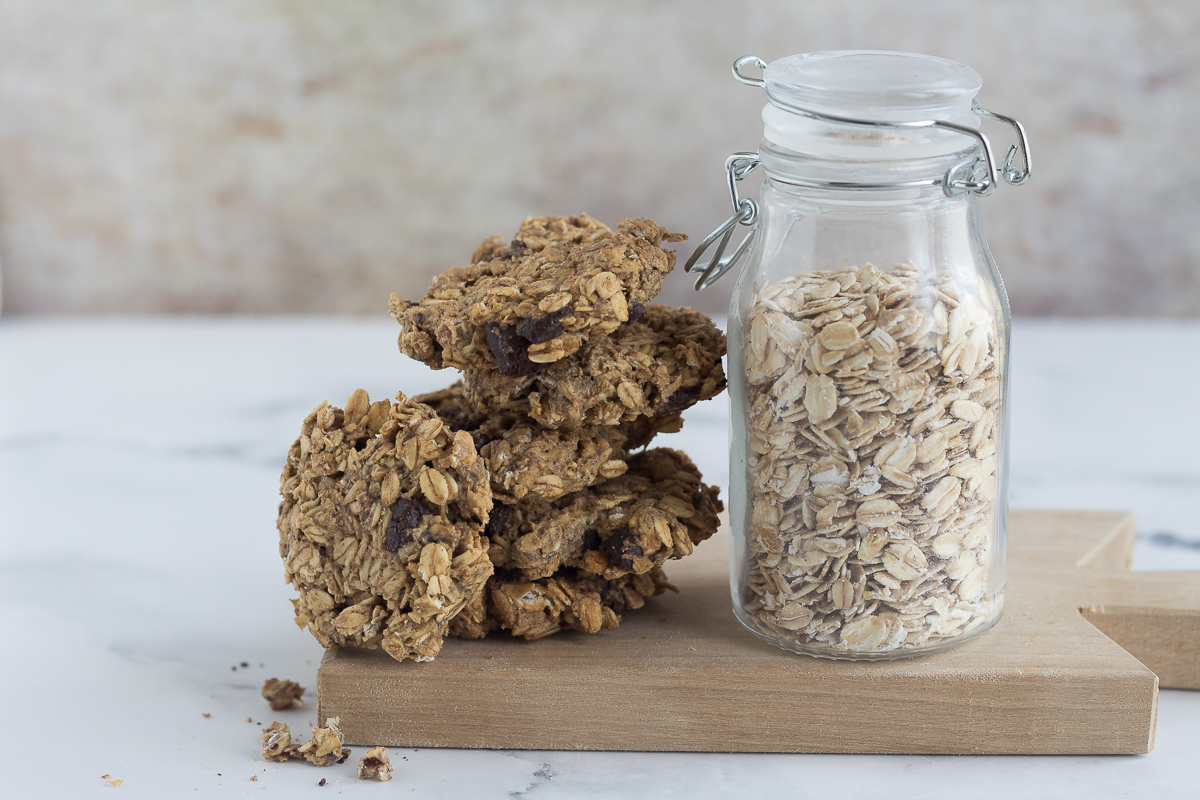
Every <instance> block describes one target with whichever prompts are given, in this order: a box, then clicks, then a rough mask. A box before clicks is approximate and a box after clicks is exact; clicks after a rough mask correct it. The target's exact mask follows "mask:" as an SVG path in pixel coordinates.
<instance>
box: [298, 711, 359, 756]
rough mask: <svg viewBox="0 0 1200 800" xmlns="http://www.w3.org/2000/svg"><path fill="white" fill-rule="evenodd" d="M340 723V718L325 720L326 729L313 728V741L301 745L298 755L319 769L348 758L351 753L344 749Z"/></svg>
mask: <svg viewBox="0 0 1200 800" xmlns="http://www.w3.org/2000/svg"><path fill="white" fill-rule="evenodd" d="M340 721H341V720H340V719H339V718H338V717H330V718H329V719H327V720H325V727H324V728H313V729H312V739H310V740H308V741H307V742H305V743H304V744H302V745H300V747H298V748H297V749H296V754H297V755H299V756H300V757H301V758H303V759H305V760H306V761H308V762H309V763H310V764H313V765H315V766H318V767H327V766H329V765H330V764H332V763H334V762H335V761H338V760H339V759H344V758H346V756H348V755H350V751H349V750H344V749H343V748H342V731H341V728H339V727H338V723H339V722H340Z"/></svg>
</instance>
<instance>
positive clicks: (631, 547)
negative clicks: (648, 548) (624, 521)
mask: <svg viewBox="0 0 1200 800" xmlns="http://www.w3.org/2000/svg"><path fill="white" fill-rule="evenodd" d="M635 538H636V536H635V534H634V532H633V531H631V530H630V529H629V526H628V525H622V526H621V527H619V528H617V529H616V530H615V531H613V532H612V533H611V534H609V537H608V539H606V540H605V542H604V554H605V555H606V556H608V563H609V564H610V565H612V566H614V567H617V568H619V569H633V559H634V558H636V557H638V556H641V555H644V554H645V553H644V551H643V550H642V548H641V547H640V546H639V545H637V544H635V543H634V541H633V540H634V539H635Z"/></svg>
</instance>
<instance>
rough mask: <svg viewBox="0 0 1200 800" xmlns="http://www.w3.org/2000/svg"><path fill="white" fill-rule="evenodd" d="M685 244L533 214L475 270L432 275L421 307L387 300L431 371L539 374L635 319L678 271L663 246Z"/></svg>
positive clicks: (662, 233) (411, 350) (652, 226)
mask: <svg viewBox="0 0 1200 800" xmlns="http://www.w3.org/2000/svg"><path fill="white" fill-rule="evenodd" d="M685 238H686V237H684V236H682V235H681V234H674V233H670V232H668V231H667V230H666V229H665V228H663V227H661V226H659V225H657V224H656V223H654V222H653V221H652V220H648V219H627V220H622V221H621V223H620V224H619V225H618V226H617V231H616V232H615V233H614V232H613V231H612V230H610V229H609V228H607V227H605V226H604V225H603V224H601V223H599V222H597V221H596V220H594V219H592V218H591V217H588V216H587V215H579V216H573V217H531V218H530V219H527V220H525V222H524V223H523V224H522V226H521V229H520V230H518V231H517V235H516V236H515V237H514V238H513V240H512V242H511V243H510V244H509V245H507V246H504V245H503V244H502V243H501V242H500V241H498V240H497V238H495V237H494V238H493V239H489V240H488V241H486V242H484V243H483V244H482V245H481V246H480V247H479V249H478V250H476V251H475V256H474V258H475V262H474V263H472V264H471V266H469V267H457V268H454V269H451V270H449V271H447V272H445V273H443V274H442V275H439V276H438V277H437V278H435V279H434V281H433V286H432V287H431V288H430V289H429V291H428V293H427V294H426V295H425V298H424V299H423V300H421V301H419V302H416V303H409V302H406V301H404V300H401V299H400V298H398V297H397V296H396V295H392V298H391V308H392V316H394V317H395V318H396V320H397V321H398V322H399V323H400V325H401V326H402V331H401V333H400V338H399V345H400V351H401V352H402V353H404V354H405V355H407V356H410V357H411V358H415V359H417V360H418V361H422V362H424V363H426V364H428V365H429V366H431V367H434V368H435V369H442V368H444V367H457V368H460V369H465V368H467V367H472V368H477V369H488V370H498V371H500V372H501V373H503V374H504V375H506V376H508V377H514V378H515V377H526V376H529V375H533V374H536V373H537V372H540V371H542V370H544V369H545V368H546V367H547V365H549V364H553V363H555V362H557V361H560V360H561V359H563V358H566V357H567V356H569V355H571V354H572V353H575V352H576V351H577V350H579V348H580V347H581V346H582V345H583V344H584V343H585V342H587V341H589V340H591V339H594V338H597V337H604V336H607V335H609V334H611V333H612V332H613V331H615V330H616V329H617V328H618V327H620V326H621V325H622V324H624V323H626V322H629V321H630V320H631V319H632V318H635V317H636V316H637V314H638V313H640V310H641V309H642V308H644V307H645V305H646V304H647V303H649V302H650V300H651V299H653V298H654V297H655V296H656V295H657V294H658V293H659V291H660V290H661V289H662V285H663V278H664V277H665V276H666V274H667V273H668V272H670V271H671V269H672V268H673V267H674V265H675V253H674V252H673V251H670V250H665V249H663V248H662V247H661V245H662V244H663V243H664V242H677V241H682V240H683V239H685Z"/></svg>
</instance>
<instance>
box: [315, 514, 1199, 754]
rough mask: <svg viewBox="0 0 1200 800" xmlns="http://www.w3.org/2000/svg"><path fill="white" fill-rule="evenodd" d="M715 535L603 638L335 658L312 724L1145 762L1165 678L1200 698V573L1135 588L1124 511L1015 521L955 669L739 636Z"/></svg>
mask: <svg viewBox="0 0 1200 800" xmlns="http://www.w3.org/2000/svg"><path fill="white" fill-rule="evenodd" d="M727 536H728V534H727V532H724V531H723V532H722V533H721V534H718V536H717V537H714V540H713V541H710V542H708V543H706V544H704V545H702V546H701V547H700V548H698V549H697V551H696V553H695V554H694V555H693V556H690V557H688V558H686V559H684V560H683V561H681V562H678V563H674V562H673V563H672V564H670V565H669V575H670V578H671V580H672V582H674V583H675V584H677V585H678V586H679V589H680V592H679V594H666V595H663V596H660V597H656V598H654V599H653V600H651V601H650V602H649V603H648V604H647V606H646V607H645V608H643V609H641V610H640V611H636V612H632V613H630V614H628V615H627V616H626V618H625V621H624V622H623V623H622V624H621V626H620V628H618V629H617V630H615V631H602V632H601V633H600V634H597V635H595V636H587V635H585V634H580V633H573V632H572V633H564V634H558V635H555V636H552V637H549V638H547V639H543V640H541V641H537V642H524V641H520V640H514V639H512V638H510V637H506V636H503V635H493V636H492V637H489V638H487V639H484V640H477V641H468V640H449V641H447V643H446V645H445V647H444V648H443V650H442V654H441V655H440V656H439V657H438V658H437V659H436V660H435V661H433V662H431V663H427V664H415V663H412V662H406V663H402V664H401V663H397V662H395V661H393V660H392V659H390V658H389V657H388V656H387V655H386V654H384V653H383V652H382V651H358V650H331V651H329V652H328V653H327V654H326V656H325V659H324V660H323V661H322V663H321V667H320V669H319V671H318V674H317V696H318V715H319V716H320V719H321V720H322V722H323V721H324V720H325V719H326V718H328V717H332V716H336V717H340V719H341V726H342V729H343V731H344V732H345V734H346V736H347V741H348V743H351V744H356V745H389V746H407V747H472V748H511V749H569V750H658V751H738V752H833V753H839V752H840V753H1145V752H1148V751H1149V750H1150V749H1151V748H1152V747H1153V746H1154V726H1155V712H1156V707H1157V696H1158V685H1159V678H1161V679H1162V683H1163V685H1164V686H1174V687H1179V688H1200V573H1184V572H1179V573H1130V572H1127V571H1126V570H1127V569H1128V567H1129V565H1130V563H1131V561H1132V552H1133V542H1134V538H1135V528H1134V522H1133V517H1132V516H1131V515H1129V514H1122V513H1101V512H1066V511H1063V512H1048V511H1043V512H1038V511H1021V512H1014V513H1013V514H1012V517H1011V524H1010V543H1009V576H1010V577H1009V585H1008V593H1007V600H1006V610H1005V614H1004V618H1003V619H1002V620H1001V622H1000V623H999V624H998V625H997V626H996V627H995V628H994V629H993V630H992V631H990V632H988V633H987V634H985V635H984V636H982V637H980V638H979V639H977V640H975V641H972V642H968V643H966V644H964V645H963V646H962V647H960V648H958V649H956V650H952V651H950V652H948V653H943V654H940V655H935V656H927V657H924V658H915V659H907V660H902V661H890V662H879V663H861V662H859V663H856V662H846V661H829V660H823V659H813V658H808V657H804V656H798V655H794V654H790V653H786V652H784V651H782V650H778V649H775V648H773V647H770V646H769V645H766V644H764V643H762V642H760V641H758V640H757V639H755V638H754V637H752V636H751V635H750V634H749V633H748V632H746V631H745V630H744V629H743V628H742V627H741V626H740V624H739V623H738V622H737V621H736V620H735V619H734V617H733V614H732V612H731V611H730V599H729V589H728V549H729V547H728V538H727ZM1105 632H1107V633H1108V634H1110V635H1112V636H1113V637H1115V638H1116V639H1117V640H1118V641H1120V642H1121V643H1122V644H1124V645H1125V647H1126V648H1128V650H1127V649H1124V648H1123V647H1122V646H1121V645H1119V644H1117V643H1116V642H1114V641H1113V639H1110V638H1109V636H1106V635H1105ZM1130 651H1132V652H1130ZM1135 656H1136V657H1135ZM1139 659H1140V661H1139ZM1155 670H1157V671H1158V673H1159V674H1158V676H1156V675H1155Z"/></svg>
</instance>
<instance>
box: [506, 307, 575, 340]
mask: <svg viewBox="0 0 1200 800" xmlns="http://www.w3.org/2000/svg"><path fill="white" fill-rule="evenodd" d="M573 316H575V309H573V308H571V307H570V306H563V307H562V308H560V309H559V310H558V311H555V312H553V313H550V314H547V315H546V316H544V317H530V318H529V319H527V320H525V321H524V322H522V323H521V327H519V328H517V333H518V334H520V335H521V336H522V337H524V338H526V339H528V340H529V341H530V342H531V343H532V344H541V343H542V342H548V341H550V340H551V339H553V338H554V337H555V336H561V335H562V332H563V324H562V321H563V320H564V319H566V318H567V317H573Z"/></svg>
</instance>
